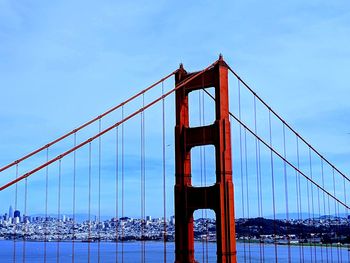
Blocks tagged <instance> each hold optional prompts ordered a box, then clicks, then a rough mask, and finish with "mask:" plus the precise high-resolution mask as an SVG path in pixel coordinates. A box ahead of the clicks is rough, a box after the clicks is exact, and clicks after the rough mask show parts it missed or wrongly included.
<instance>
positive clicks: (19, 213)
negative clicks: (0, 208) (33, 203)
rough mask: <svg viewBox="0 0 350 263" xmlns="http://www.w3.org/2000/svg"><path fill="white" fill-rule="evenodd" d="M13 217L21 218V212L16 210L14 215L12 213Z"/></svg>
mask: <svg viewBox="0 0 350 263" xmlns="http://www.w3.org/2000/svg"><path fill="white" fill-rule="evenodd" d="M14 217H19V218H21V212H20V211H19V210H16V211H15V213H14Z"/></svg>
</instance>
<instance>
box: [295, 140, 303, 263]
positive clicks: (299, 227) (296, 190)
mask: <svg viewBox="0 0 350 263" xmlns="http://www.w3.org/2000/svg"><path fill="white" fill-rule="evenodd" d="M296 149H297V151H296V156H297V165H298V164H299V163H298V162H299V145H298V137H296ZM298 179H299V173H298V171H297V170H295V192H296V197H297V215H298V230H299V233H298V235H299V241H300V234H301V224H300V209H299V208H300V193H299V188H298ZM298 247H299V262H300V263H301V262H302V248H301V244H300V242H299V245H298Z"/></svg>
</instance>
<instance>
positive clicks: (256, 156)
mask: <svg viewBox="0 0 350 263" xmlns="http://www.w3.org/2000/svg"><path fill="white" fill-rule="evenodd" d="M254 133H255V134H256V135H257V133H258V129H257V122H256V97H255V96H254ZM255 168H256V191H257V199H258V217H259V218H260V217H261V214H260V208H261V205H260V202H261V200H260V187H259V186H260V182H259V156H258V139H257V138H255ZM259 252H260V253H259V259H260V262H263V261H264V258H263V248H262V240H261V229H260V227H259Z"/></svg>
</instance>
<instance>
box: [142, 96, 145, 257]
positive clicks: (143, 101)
mask: <svg viewBox="0 0 350 263" xmlns="http://www.w3.org/2000/svg"><path fill="white" fill-rule="evenodd" d="M142 107H145V94H142ZM142 122H143V123H142V127H143V132H142V148H143V165H142V167H143V197H142V201H143V224H144V225H145V219H146V218H145V217H146V136H145V133H146V127H145V111H143V120H142ZM143 261H144V262H146V242H145V241H144V242H143Z"/></svg>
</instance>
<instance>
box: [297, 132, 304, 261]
mask: <svg viewBox="0 0 350 263" xmlns="http://www.w3.org/2000/svg"><path fill="white" fill-rule="evenodd" d="M295 138H296V145H297V168H298V170H300V156H299V137H298V136H295ZM297 180H298V185H297V188H298V194H299V205H298V211H299V220H300V221H301V223H300V224H299V225H300V233H299V243H300V241H301V239H300V238H301V236H302V235H303V234H304V233H303V227H302V225H303V224H302V222H303V213H302V205H301V204H302V195H301V187H300V173H299V172H298V173H297ZM300 247H301V254H300V262H304V242H301V246H300Z"/></svg>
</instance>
